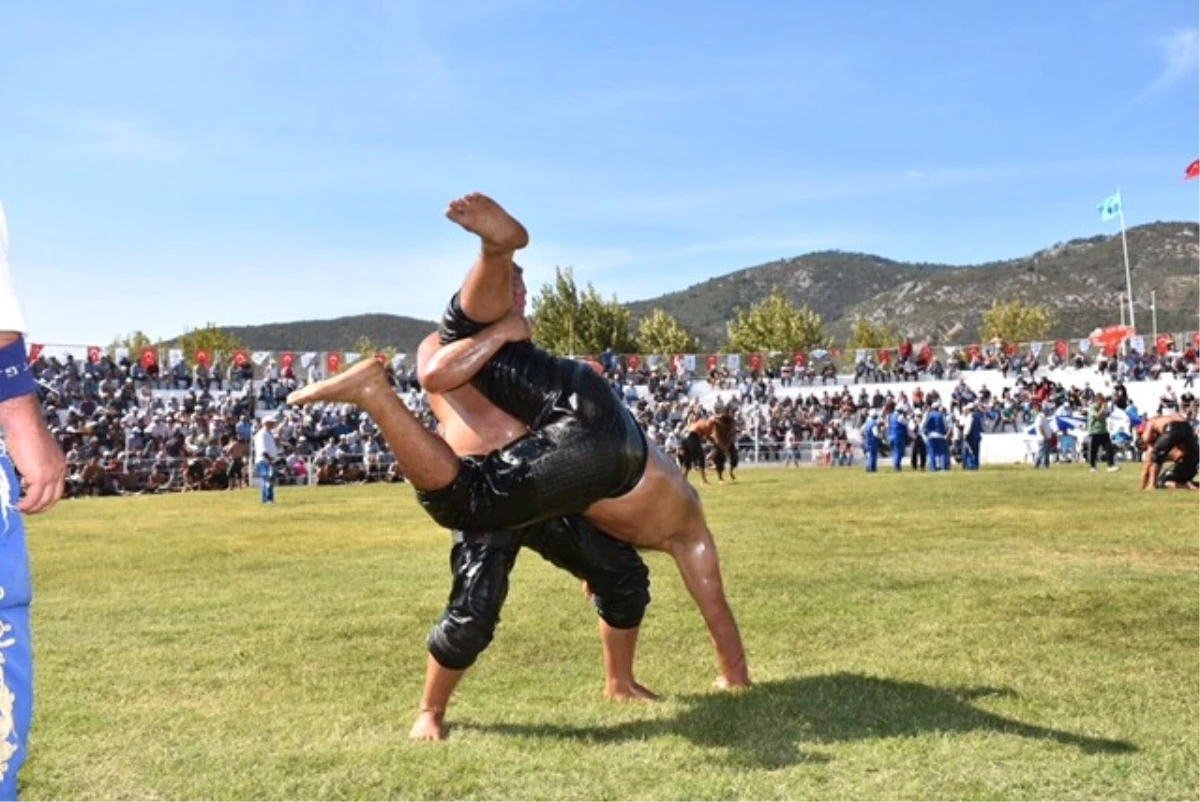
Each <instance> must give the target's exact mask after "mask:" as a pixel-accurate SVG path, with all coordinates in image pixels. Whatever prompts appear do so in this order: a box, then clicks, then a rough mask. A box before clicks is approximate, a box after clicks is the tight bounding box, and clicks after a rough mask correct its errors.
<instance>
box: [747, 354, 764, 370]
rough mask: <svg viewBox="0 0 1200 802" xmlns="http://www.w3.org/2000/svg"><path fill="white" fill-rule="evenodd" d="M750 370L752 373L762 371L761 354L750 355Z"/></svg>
mask: <svg viewBox="0 0 1200 802" xmlns="http://www.w3.org/2000/svg"><path fill="white" fill-rule="evenodd" d="M750 370H753V371H759V370H762V354H751V355H750Z"/></svg>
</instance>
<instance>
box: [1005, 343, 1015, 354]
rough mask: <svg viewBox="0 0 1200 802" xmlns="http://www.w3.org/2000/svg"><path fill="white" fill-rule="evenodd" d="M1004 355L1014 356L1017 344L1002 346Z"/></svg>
mask: <svg viewBox="0 0 1200 802" xmlns="http://www.w3.org/2000/svg"><path fill="white" fill-rule="evenodd" d="M1004 353H1005V354H1006V355H1007V356H1013V355H1014V354H1016V353H1017V344H1016V343H1005V344H1004Z"/></svg>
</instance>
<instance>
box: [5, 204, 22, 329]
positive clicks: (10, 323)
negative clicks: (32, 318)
mask: <svg viewBox="0 0 1200 802" xmlns="http://www.w3.org/2000/svg"><path fill="white" fill-rule="evenodd" d="M0 331H17V332H21V333H22V334H24V333H25V316H24V315H23V314H21V303H20V301H18V300H17V291H16V290H15V289H13V285H12V277H11V276H10V275H9V273H8V222H7V221H6V220H5V217H4V207H3V206H0Z"/></svg>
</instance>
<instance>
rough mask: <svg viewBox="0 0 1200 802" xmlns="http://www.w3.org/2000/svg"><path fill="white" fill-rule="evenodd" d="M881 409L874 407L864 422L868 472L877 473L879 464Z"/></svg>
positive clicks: (864, 447)
mask: <svg viewBox="0 0 1200 802" xmlns="http://www.w3.org/2000/svg"><path fill="white" fill-rule="evenodd" d="M880 439H881V438H880V433H879V410H877V409H873V410H871V411H870V412H869V413H868V414H867V422H866V423H864V424H863V451H865V452H866V454H867V473H875V471H876V470H877V467H878V465H879V443H880Z"/></svg>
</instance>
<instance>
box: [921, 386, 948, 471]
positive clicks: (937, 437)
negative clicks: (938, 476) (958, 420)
mask: <svg viewBox="0 0 1200 802" xmlns="http://www.w3.org/2000/svg"><path fill="white" fill-rule="evenodd" d="M921 433H922V434H924V435H925V442H926V444H927V447H928V448H929V470H931V471H948V470H950V441H949V440H947V439H946V416H945V415H944V414H942V402H941V401H934V402H933V403H932V404H931V405H930V408H929V414H928V415H926V416H925V422H924V423H922V424H921Z"/></svg>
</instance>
